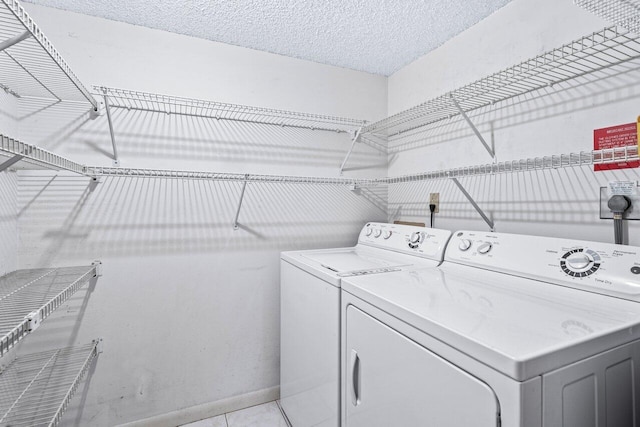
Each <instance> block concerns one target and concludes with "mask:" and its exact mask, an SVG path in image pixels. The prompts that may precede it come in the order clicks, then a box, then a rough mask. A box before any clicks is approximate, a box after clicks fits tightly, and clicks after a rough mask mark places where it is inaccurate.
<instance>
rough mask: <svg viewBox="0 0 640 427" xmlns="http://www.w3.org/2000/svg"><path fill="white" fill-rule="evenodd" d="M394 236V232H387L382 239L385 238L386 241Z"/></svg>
mask: <svg viewBox="0 0 640 427" xmlns="http://www.w3.org/2000/svg"><path fill="white" fill-rule="evenodd" d="M392 234H393V232H392V231H391V230H386V231H385V232H384V235H383V236H382V237H384V238H385V239H388V238H389V237H391V235H392Z"/></svg>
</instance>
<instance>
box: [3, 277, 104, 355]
mask: <svg viewBox="0 0 640 427" xmlns="http://www.w3.org/2000/svg"><path fill="white" fill-rule="evenodd" d="M95 275H96V266H90V267H65V268H50V269H34V270H18V271H15V272H13V273H9V274H7V275H5V276H2V277H0V357H2V356H4V355H5V354H6V353H7V352H8V351H9V349H11V348H12V347H13V346H14V345H16V344H17V343H18V342H19V341H20V340H22V339H23V338H24V337H25V336H26V335H27V334H28V333H29V332H31V331H32V330H33V329H35V328H36V327H38V325H39V324H40V322H42V321H43V320H44V319H46V318H47V317H49V315H50V314H51V313H52V312H53V311H54V310H55V309H56V308H58V307H59V306H60V305H62V304H63V303H64V302H65V301H66V300H67V299H68V298H69V297H71V295H73V294H74V293H75V292H76V291H78V289H80V288H82V287H83V286H84V285H85V283H87V282H88V281H89V279H90V278H91V277H93V276H95Z"/></svg>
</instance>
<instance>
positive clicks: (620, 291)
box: [445, 231, 640, 302]
mask: <svg viewBox="0 0 640 427" xmlns="http://www.w3.org/2000/svg"><path fill="white" fill-rule="evenodd" d="M445 261H449V262H454V263H458V264H466V265H470V266H474V267H480V268H483V269H486V270H493V271H499V272H503V273H508V274H512V275H515V276H520V277H525V278H532V279H536V280H541V281H544V282H549V283H555V284H559V285H564V286H568V287H573V288H578V289H582V290H586V291H591V292H597V293H601V294H605V295H610V296H616V297H620V298H625V299H630V300H633V301H639V302H640V248H638V247H633V246H623V245H614V244H610V243H599V242H587V241H573V240H566V239H557V238H553V237H539V236H525V235H518V234H506V233H488V232H486V233H485V232H477V231H458V232H455V233H453V237H452V238H451V243H450V244H449V245H448V246H447V250H446V254H445Z"/></svg>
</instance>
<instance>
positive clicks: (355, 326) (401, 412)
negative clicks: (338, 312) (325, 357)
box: [343, 306, 500, 427]
mask: <svg viewBox="0 0 640 427" xmlns="http://www.w3.org/2000/svg"><path fill="white" fill-rule="evenodd" d="M346 322H347V326H346V331H347V332H346V334H347V337H346V348H345V354H344V359H343V360H345V361H346V367H345V368H346V375H345V376H344V378H345V382H346V384H343V390H344V392H345V394H344V398H343V402H344V409H345V416H346V418H345V419H346V425H347V426H348V427H356V426H362V427H375V426H380V427H383V426H384V427H387V426H408V427H410V426H438V427H460V426H474V427H496V426H498V425H499V423H500V418H499V417H500V415H499V414H500V408H499V405H498V400H497V397H496V395H495V394H494V392H493V390H491V388H489V386H488V385H487V384H485V383H483V382H481V381H480V380H478V379H477V378H474V377H472V376H471V375H469V374H468V373H467V372H465V371H462V370H461V369H459V368H458V367H456V366H454V365H452V364H451V363H449V362H447V361H446V360H444V359H442V358H440V357H439V356H437V355H435V354H434V353H432V352H430V351H429V350H427V349H426V348H424V347H421V346H420V345H418V344H416V343H415V342H414V341H411V340H410V339H408V338H407V337H405V336H404V335H401V334H399V333H398V332H396V331H395V330H393V329H391V328H389V327H388V326H386V325H385V324H383V323H381V322H379V321H378V320H376V319H374V318H373V317H371V316H369V315H368V314H366V313H364V312H362V311H360V310H359V309H357V308H355V307H354V306H349V307H348V308H347V319H346Z"/></svg>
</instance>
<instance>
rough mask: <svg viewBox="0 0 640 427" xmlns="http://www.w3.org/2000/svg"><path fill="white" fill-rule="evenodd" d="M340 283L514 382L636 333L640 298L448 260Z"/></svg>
mask: <svg viewBox="0 0 640 427" xmlns="http://www.w3.org/2000/svg"><path fill="white" fill-rule="evenodd" d="M342 288H343V289H344V290H345V291H347V292H349V293H351V294H353V295H355V296H357V297H359V298H361V299H363V300H365V301H367V302H369V303H371V304H373V305H374V306H376V307H378V308H380V309H382V310H383V311H385V312H387V313H389V314H391V315H393V316H395V317H397V318H399V319H401V320H403V321H405V322H406V323H409V324H411V325H413V326H414V327H416V328H418V329H420V330H422V331H423V332H425V333H427V334H429V335H431V336H433V337H435V338H437V339H439V340H441V341H443V342H445V343H447V344H449V345H450V346H452V347H454V348H456V349H458V350H460V351H462V352H464V353H466V354H467V355H469V356H471V357H473V358H474V359H477V360H479V361H481V362H483V363H485V364H487V365H488V366H491V367H493V368H494V369H496V370H498V371H500V372H502V373H504V374H506V375H508V376H510V377H512V378H514V379H516V380H519V381H524V380H527V379H529V378H532V377H534V376H537V375H541V374H543V373H545V372H549V371H551V370H554V369H556V368H559V367H561V366H565V365H567V364H570V363H573V362H575V361H578V360H581V359H584V358H587V357H589V356H592V355H595V354H597V353H600V352H602V351H605V350H608V349H611V348H613V347H616V346H618V345H621V344H624V343H627V342H630V341H632V340H635V339H638V338H640V303H637V302H632V301H626V300H623V299H618V298H615V297H609V296H603V295H598V294H594V293H590V292H585V291H580V290H575V289H570V288H565V287H562V286H558V285H552V284H548V283H544V282H539V281H535V280H531V279H525V278H519V277H515V276H511V275H507V274H502V273H495V272H490V271H486V270H481V269H478V268H474V267H468V266H460V265H452V264H449V263H447V262H445V263H443V264H442V265H441V266H440V267H438V268H431V269H417V270H416V269H410V270H404V271H402V272H397V273H394V274H380V275H373V276H366V277H354V278H349V279H345V280H343V282H342Z"/></svg>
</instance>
